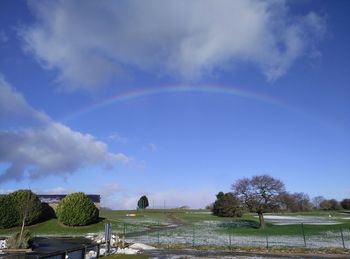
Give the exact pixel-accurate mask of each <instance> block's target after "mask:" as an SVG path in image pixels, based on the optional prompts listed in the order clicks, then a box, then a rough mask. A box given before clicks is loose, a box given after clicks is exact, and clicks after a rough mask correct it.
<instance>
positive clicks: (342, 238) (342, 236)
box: [340, 226, 345, 249]
mask: <svg viewBox="0 0 350 259" xmlns="http://www.w3.org/2000/svg"><path fill="white" fill-rule="evenodd" d="M340 235H341V241H342V243H343V248H344V249H345V242H344V235H343V228H342V227H341V226H340Z"/></svg>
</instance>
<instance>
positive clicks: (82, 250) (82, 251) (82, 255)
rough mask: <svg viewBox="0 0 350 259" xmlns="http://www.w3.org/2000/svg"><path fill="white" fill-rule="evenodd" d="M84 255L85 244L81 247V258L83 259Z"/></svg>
mask: <svg viewBox="0 0 350 259" xmlns="http://www.w3.org/2000/svg"><path fill="white" fill-rule="evenodd" d="M85 255H86V246H85V245H84V247H83V248H82V249H81V259H85Z"/></svg>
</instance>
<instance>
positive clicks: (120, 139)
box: [108, 132, 129, 144]
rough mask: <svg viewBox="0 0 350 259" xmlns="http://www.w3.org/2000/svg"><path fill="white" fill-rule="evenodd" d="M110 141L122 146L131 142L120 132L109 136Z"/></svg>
mask: <svg viewBox="0 0 350 259" xmlns="http://www.w3.org/2000/svg"><path fill="white" fill-rule="evenodd" d="M108 139H110V140H113V141H115V142H117V143H121V144H126V143H128V141H129V140H128V138H127V137H124V136H122V135H120V134H119V133H118V132H113V133H112V134H111V135H109V136H108Z"/></svg>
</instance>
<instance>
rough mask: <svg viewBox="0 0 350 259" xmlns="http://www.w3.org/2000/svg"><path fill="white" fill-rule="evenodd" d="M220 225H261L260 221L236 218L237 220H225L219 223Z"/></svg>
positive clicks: (242, 226) (249, 226) (254, 226)
mask: <svg viewBox="0 0 350 259" xmlns="http://www.w3.org/2000/svg"><path fill="white" fill-rule="evenodd" d="M218 226H219V227H223V228H227V227H229V228H253V229H259V228H260V225H259V223H258V222H256V221H254V220H249V219H242V220H235V221H225V222H221V223H219V224H218Z"/></svg>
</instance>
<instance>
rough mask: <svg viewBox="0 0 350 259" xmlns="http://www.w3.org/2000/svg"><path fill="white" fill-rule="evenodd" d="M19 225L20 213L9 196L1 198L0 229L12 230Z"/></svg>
mask: <svg viewBox="0 0 350 259" xmlns="http://www.w3.org/2000/svg"><path fill="white" fill-rule="evenodd" d="M17 223H18V213H17V211H16V208H15V206H14V203H13V202H12V201H11V198H10V196H9V195H2V196H0V228H10V227H14V226H16V225H17Z"/></svg>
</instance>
